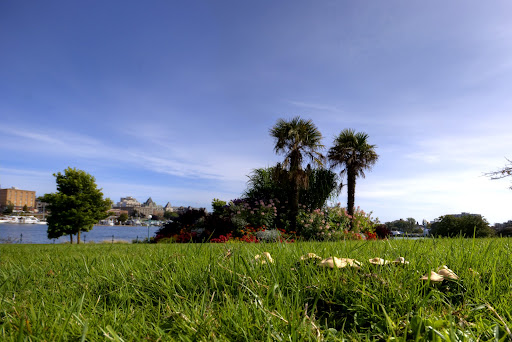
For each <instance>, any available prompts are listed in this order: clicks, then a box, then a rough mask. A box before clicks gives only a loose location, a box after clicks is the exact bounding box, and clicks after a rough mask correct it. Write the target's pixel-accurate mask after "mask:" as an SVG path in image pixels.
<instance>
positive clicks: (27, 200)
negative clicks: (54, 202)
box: [0, 187, 36, 210]
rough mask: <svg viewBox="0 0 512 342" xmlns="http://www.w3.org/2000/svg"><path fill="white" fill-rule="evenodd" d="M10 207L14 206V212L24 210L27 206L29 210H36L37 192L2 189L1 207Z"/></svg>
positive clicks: (0, 196)
mask: <svg viewBox="0 0 512 342" xmlns="http://www.w3.org/2000/svg"><path fill="white" fill-rule="evenodd" d="M9 205H13V206H14V210H22V209H23V207H24V206H27V208H28V209H29V210H34V208H35V206H36V192H35V191H31V190H20V189H18V188H16V187H12V188H9V189H0V207H1V208H5V207H7V206H9Z"/></svg>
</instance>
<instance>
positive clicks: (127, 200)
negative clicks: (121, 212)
mask: <svg viewBox="0 0 512 342" xmlns="http://www.w3.org/2000/svg"><path fill="white" fill-rule="evenodd" d="M115 207H134V208H138V207H140V203H139V201H137V200H136V199H135V198H133V197H132V196H128V197H121V201H120V202H117V203H116V205H115Z"/></svg>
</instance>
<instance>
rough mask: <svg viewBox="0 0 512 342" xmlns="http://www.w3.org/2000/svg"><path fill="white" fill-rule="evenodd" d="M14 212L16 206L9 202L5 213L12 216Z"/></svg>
mask: <svg viewBox="0 0 512 342" xmlns="http://www.w3.org/2000/svg"><path fill="white" fill-rule="evenodd" d="M13 211H14V204H12V202H11V201H9V202H8V203H7V205H6V206H5V209H4V211H3V213H4V214H6V215H9V214H12V212H13Z"/></svg>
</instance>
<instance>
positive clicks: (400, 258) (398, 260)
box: [392, 257, 409, 265]
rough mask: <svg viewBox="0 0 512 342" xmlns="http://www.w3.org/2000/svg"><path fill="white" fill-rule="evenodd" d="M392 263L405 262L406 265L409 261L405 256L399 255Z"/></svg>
mask: <svg viewBox="0 0 512 342" xmlns="http://www.w3.org/2000/svg"><path fill="white" fill-rule="evenodd" d="M392 263H393V264H404V265H406V264H408V263H409V261H407V260H405V258H404V257H398V258H396V259H395V260H393V261H392Z"/></svg>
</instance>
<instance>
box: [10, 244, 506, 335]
mask: <svg viewBox="0 0 512 342" xmlns="http://www.w3.org/2000/svg"><path fill="white" fill-rule="evenodd" d="M511 249H512V240H511V239H507V238H503V239H475V240H473V239H441V240H439V239H437V240H400V241H398V240H391V241H347V242H337V243H294V244H242V243H238V244H204V245H200V244H195V245H193V244H167V245H165V244H161V245H142V244H136V245H116V244H114V245H106V244H105V245H104V244H96V245H93V244H91V245H80V246H77V245H0V296H1V301H0V340H2V341H10V340H23V339H25V340H34V341H35V340H46V341H70V340H73V341H104V340H113V341H134V340H148V341H157V340H160V341H175V340H183V341H213V340H219V341H290V340H291V341H304V340H326V341H338V340H343V339H345V340H387V339H394V340H403V341H406V340H407V341H409V340H426V341H427V340H428V341H431V340H436V339H437V340H440V341H441V340H444V339H445V340H457V339H458V340H461V341H462V340H472V339H473V340H491V339H492V340H507V339H508V338H509V335H508V334H509V333H510V331H509V328H512V317H511V314H512V291H511V286H512V276H511V273H510V272H511V270H512V253H511V252H512V250H511ZM264 251H267V252H269V253H270V254H271V255H272V258H273V259H274V263H273V264H264V265H261V264H257V263H255V262H254V256H255V255H256V254H260V253H261V252H264ZM308 252H313V253H316V254H318V255H319V256H321V257H323V258H327V257H329V256H337V257H346V258H354V259H357V260H359V261H360V262H361V263H362V266H361V269H356V268H344V269H334V270H333V269H328V268H322V267H319V266H317V265H315V264H314V263H309V264H308V263H301V262H299V261H298V260H299V258H300V256H301V255H303V254H306V253H308ZM228 255H229V256H228ZM399 256H402V257H405V259H406V260H408V261H410V264H409V265H401V266H390V265H386V266H374V265H371V264H370V263H368V259H370V258H374V257H381V258H384V259H389V260H394V259H395V258H397V257H399ZM441 265H447V266H448V267H449V268H450V269H452V270H453V271H454V272H455V273H456V274H457V275H459V277H460V280H458V281H447V280H445V281H443V282H442V283H441V284H438V285H433V284H431V283H429V282H428V281H421V280H420V277H421V276H422V275H424V274H427V273H429V272H430V270H435V269H437V268H438V267H439V266H441Z"/></svg>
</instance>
